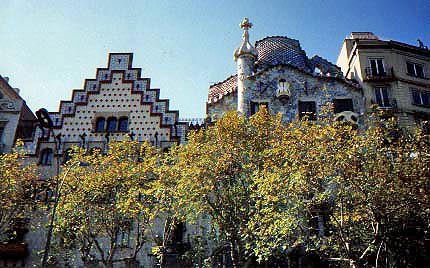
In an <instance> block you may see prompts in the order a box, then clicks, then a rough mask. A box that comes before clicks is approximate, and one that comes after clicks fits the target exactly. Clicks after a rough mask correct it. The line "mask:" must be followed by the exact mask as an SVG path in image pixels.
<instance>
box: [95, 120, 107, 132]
mask: <svg viewBox="0 0 430 268" xmlns="http://www.w3.org/2000/svg"><path fill="white" fill-rule="evenodd" d="M104 130H105V118H104V117H99V118H97V121H96V132H103V131H104Z"/></svg>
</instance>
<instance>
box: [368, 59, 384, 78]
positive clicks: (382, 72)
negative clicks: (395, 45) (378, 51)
mask: <svg viewBox="0 0 430 268" xmlns="http://www.w3.org/2000/svg"><path fill="white" fill-rule="evenodd" d="M378 60H380V61H381V64H382V71H381V70H379V67H380V66H379V65H378V62H377V61H378ZM372 61H375V63H376V64H375V67H376V73H373V69H372ZM369 68H370V74H371V75H375V76H382V75H386V74H387V72H386V68H385V62H384V58H383V57H375V58H369Z"/></svg>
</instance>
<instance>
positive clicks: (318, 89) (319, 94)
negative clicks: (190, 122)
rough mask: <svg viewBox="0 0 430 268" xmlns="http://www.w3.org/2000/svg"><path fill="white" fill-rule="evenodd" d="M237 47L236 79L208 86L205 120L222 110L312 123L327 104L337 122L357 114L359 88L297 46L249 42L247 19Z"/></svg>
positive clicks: (276, 40) (284, 40)
mask: <svg viewBox="0 0 430 268" xmlns="http://www.w3.org/2000/svg"><path fill="white" fill-rule="evenodd" d="M240 27H241V28H242V29H243V31H244V33H243V40H242V43H241V45H240V46H239V47H238V48H237V49H236V50H235V51H234V60H235V61H236V64H237V74H234V75H232V76H230V77H228V78H227V79H225V80H224V81H222V82H219V83H216V84H214V85H212V86H210V87H209V94H208V101H207V104H206V107H207V109H206V110H207V116H208V117H209V118H210V119H211V120H216V119H217V118H219V117H221V116H222V115H223V114H224V113H225V112H227V111H236V110H237V111H238V112H240V113H241V114H243V115H244V116H251V115H252V114H254V113H255V112H257V111H258V109H259V108H260V107H261V106H265V107H266V108H267V109H268V111H269V112H270V113H271V114H277V113H281V114H282V115H283V119H284V121H291V120H293V119H294V118H296V117H300V118H301V117H304V116H307V117H308V118H309V119H311V120H316V119H317V118H318V116H319V115H320V114H321V113H322V111H323V107H324V106H325V105H327V104H329V103H332V104H333V106H334V112H335V113H336V114H337V115H336V116H337V118H338V119H340V120H348V121H350V122H351V123H353V124H357V123H358V121H359V117H360V114H361V113H362V112H363V105H364V98H363V95H362V91H361V88H360V86H359V85H358V84H356V83H354V82H353V81H351V80H348V79H345V78H344V76H343V74H342V72H341V70H340V68H339V67H337V66H336V65H334V64H332V63H330V62H329V61H327V60H325V59H323V58H322V57H320V56H313V57H312V58H308V57H307V56H306V53H305V51H304V50H303V49H302V48H301V46H300V43H299V41H297V40H294V39H291V38H288V37H283V36H272V37H266V38H264V39H262V40H259V41H257V42H255V47H254V46H253V45H251V43H250V41H249V32H248V30H249V28H251V27H252V24H251V23H250V22H249V21H248V19H247V18H245V19H244V21H243V22H242V23H241V24H240Z"/></svg>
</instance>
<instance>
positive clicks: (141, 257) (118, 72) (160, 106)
mask: <svg viewBox="0 0 430 268" xmlns="http://www.w3.org/2000/svg"><path fill="white" fill-rule="evenodd" d="M132 60H133V54H132V53H111V54H109V56H108V64H107V67H106V68H98V69H97V72H96V77H95V78H92V79H86V80H85V82H84V87H83V89H75V90H73V91H72V97H71V99H70V100H67V101H61V102H60V105H59V110H58V111H56V112H47V113H48V114H49V117H50V118H51V119H52V124H53V127H52V128H50V129H47V128H44V127H42V126H41V125H40V124H39V123H36V125H35V130H34V135H33V138H32V139H31V140H29V141H27V142H26V143H25V146H26V148H27V150H28V151H29V155H30V159H31V160H32V161H33V162H36V163H37V164H38V167H39V170H40V173H41V175H42V177H41V178H40V181H39V183H41V184H44V183H45V182H46V181H48V180H49V179H51V178H52V177H53V176H55V175H56V174H57V172H59V170H60V169H61V167H62V165H63V164H64V163H65V162H66V161H67V160H68V159H69V152H70V150H71V148H72V147H75V146H78V147H81V148H84V149H86V150H88V151H91V150H98V151H100V152H106V151H107V150H108V143H109V141H113V140H116V141H121V140H137V141H140V142H144V141H148V142H150V143H151V144H152V145H153V146H155V147H157V148H159V149H161V150H164V149H166V148H168V147H170V146H172V145H173V144H180V143H184V142H185V136H186V132H187V129H188V123H186V122H180V121H179V112H178V111H174V110H170V109H169V100H168V99H161V98H160V90H159V89H153V88H151V84H150V82H151V81H150V78H143V77H141V69H140V68H134V67H133V66H132ZM39 111H40V110H39ZM39 111H38V112H39ZM38 112H36V113H38ZM42 188H43V187H42ZM39 198H41V199H43V198H46V195H45V193H41V196H40V197H39ZM49 213H51V212H50V210H49V211H44V212H42V211H36V212H34V213H33V215H32V219H31V221H32V225H36V226H37V225H40V227H41V228H35V229H34V230H32V231H31V232H29V233H28V234H27V235H26V237H25V238H26V241H27V242H28V250H29V252H30V255H29V256H28V258H27V259H25V261H24V262H22V263H23V266H22V267H24V266H25V267H33V265H34V264H35V263H39V262H40V259H41V256H40V255H37V254H36V252H41V251H43V248H44V246H45V243H46V237H47V234H46V228H44V226H45V225H46V223H47V222H48V220H47V219H48V217H47V215H49ZM154 228H155V230H154V233H155V234H161V233H162V228H163V224H162V223H160V224H157V223H156V224H155V227H154ZM184 228H185V227H184ZM184 230H185V229H184ZM189 230H190V231H191V230H192V228H189ZM184 232H185V231H184ZM184 232H183V233H181V235H182V236H181V239H185V238H184V237H185V233H184ZM152 246H153V240H151V239H149V241H148V243H146V244H145V245H144V246H143V248H142V250H141V251H140V252H139V254H138V256H137V261H138V262H139V265H140V266H139V265H138V264H136V265H137V266H133V267H152V266H153V263H154V262H156V258H155V256H153V255H152V254H151V252H152V251H151V248H152ZM123 251H124V254H127V252H126V250H123ZM72 259H73V260H74V261H72V262H71V263H70V265H72V267H81V266H82V262H81V260H80V258H79V254H78V252H76V254H75V256H74V257H73V258H72ZM121 265H123V264H122V263H121V264H119V267H124V266H121Z"/></svg>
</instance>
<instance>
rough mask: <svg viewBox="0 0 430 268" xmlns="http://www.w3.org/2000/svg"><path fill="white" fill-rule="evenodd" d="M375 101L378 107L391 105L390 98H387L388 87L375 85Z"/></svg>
mask: <svg viewBox="0 0 430 268" xmlns="http://www.w3.org/2000/svg"><path fill="white" fill-rule="evenodd" d="M375 97H376V103H377V104H378V105H379V107H391V105H390V100H389V98H388V88H386V87H375Z"/></svg>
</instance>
